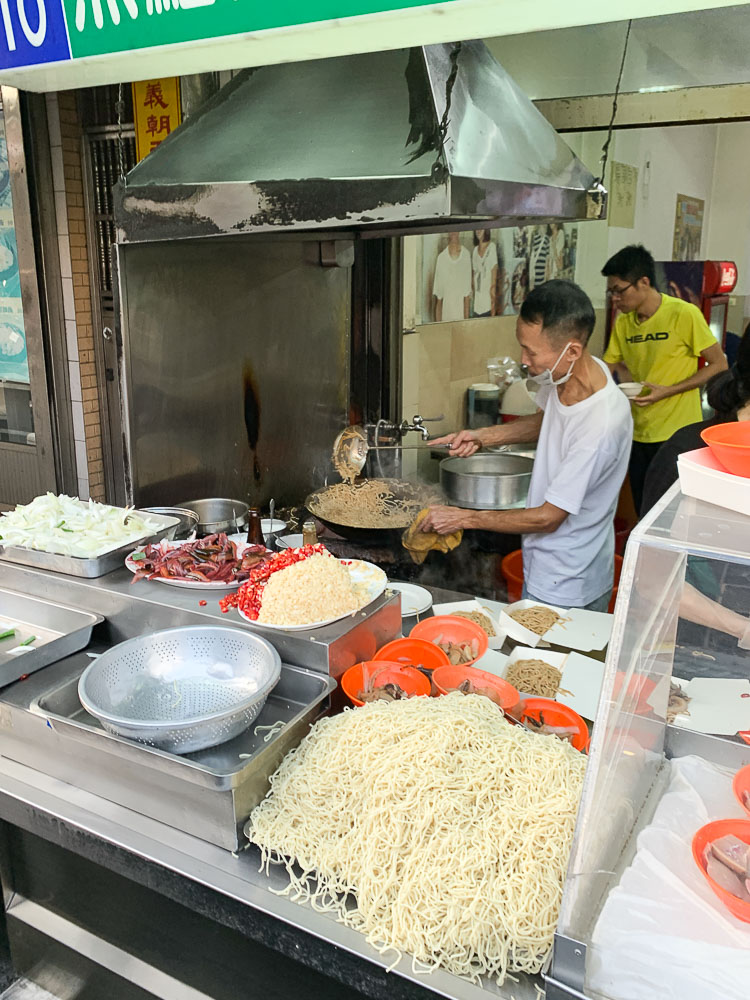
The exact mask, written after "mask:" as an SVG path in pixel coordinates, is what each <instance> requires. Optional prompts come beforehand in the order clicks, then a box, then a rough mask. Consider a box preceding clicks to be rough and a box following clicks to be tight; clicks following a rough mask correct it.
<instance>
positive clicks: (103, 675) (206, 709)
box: [78, 625, 281, 754]
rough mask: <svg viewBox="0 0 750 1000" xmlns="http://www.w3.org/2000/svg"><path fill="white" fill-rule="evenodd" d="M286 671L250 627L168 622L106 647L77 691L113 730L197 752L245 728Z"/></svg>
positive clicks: (177, 750)
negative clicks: (167, 625)
mask: <svg viewBox="0 0 750 1000" xmlns="http://www.w3.org/2000/svg"><path fill="white" fill-rule="evenodd" d="M280 673H281V659H280V657H279V654H278V653H277V652H276V650H275V649H274V647H273V646H272V645H271V643H270V642H268V641H267V640H266V639H262V638H261V637H260V636H258V635H254V634H253V633H251V632H245V631H244V630H242V629H238V628H230V627H227V626H221V625H198V626H189V627H185V628H170V629H164V630H163V631H161V632H153V633H151V634H150V635H141V636H138V637H137V638H135V639H128V640H127V641H126V642H121V643H120V644H119V645H117V646H113V647H112V649H109V650H107V652H106V653H102V655H101V656H99V657H98V658H97V659H96V660H94V662H93V663H92V664H91V665H90V666H89V667H87V668H86V670H85V671H84V672H83V674H82V675H81V679H80V680H79V682H78V696H79V698H80V699H81V704H82V705H83V707H84V708H85V709H86V711H87V712H88V713H89V714H90V715H93V716H94V717H95V718H97V719H98V720H99V721H100V722H101V724H102V725H103V726H104V728H105V729H106V730H107V731H108V732H110V733H114V734H115V735H117V736H124V737H126V738H127V739H131V740H137V741H138V742H139V743H147V744H148V745H149V746H153V747H158V748H159V749H161V750H169V751H171V752H172V753H179V754H184V753H193V752H194V751H196V750H203V749H205V748H206V747H211V746H215V745H216V744H217V743H224V742H225V741H226V740H231V739H232V738H233V737H234V736H237V735H238V734H239V733H241V732H242V731H243V730H244V729H247V727H248V726H249V725H250V724H251V723H252V722H253V721H254V720H255V718H256V717H257V716H258V715H259V713H260V711H261V709H262V708H263V705H264V704H265V701H266V698H267V697H268V695H269V694H270V692H271V690H272V688H273V687H274V686H275V685H276V683H277V681H278V679H279V675H280Z"/></svg>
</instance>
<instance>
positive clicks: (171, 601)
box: [0, 563, 401, 678]
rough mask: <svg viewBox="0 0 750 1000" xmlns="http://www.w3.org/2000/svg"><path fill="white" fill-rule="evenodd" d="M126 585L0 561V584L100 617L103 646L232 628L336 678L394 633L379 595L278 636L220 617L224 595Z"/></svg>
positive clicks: (118, 573)
mask: <svg viewBox="0 0 750 1000" xmlns="http://www.w3.org/2000/svg"><path fill="white" fill-rule="evenodd" d="M132 581H133V575H132V573H130V571H129V570H127V569H125V567H122V569H118V570H115V571H114V572H112V573H109V574H108V575H107V576H102V577H99V578H98V579H95V580H84V579H79V578H77V577H73V576H65V575H64V574H62V573H50V572H46V571H44V570H38V569H33V568H31V567H27V566H16V565H12V564H10V563H0V586H3V587H8V588H9V589H11V590H16V591H19V592H20V593H23V594H33V595H34V596H35V597H43V598H46V599H48V600H51V601H59V602H60V603H61V604H67V605H69V606H71V607H80V608H84V609H86V610H87V611H93V612H95V613H97V614H100V615H103V616H104V617H105V618H106V620H107V622H106V631H107V638H108V640H109V642H121V641H122V640H124V639H129V638H130V637H131V636H134V635H140V634H142V633H143V632H153V631H156V629H159V628H170V627H173V626H175V625H201V624H202V625H215V624H219V623H220V624H222V625H235V626H238V627H240V628H246V629H250V630H251V631H254V632H257V633H259V634H260V635H262V636H264V637H265V638H266V639H268V640H269V642H271V643H273V645H274V646H275V647H276V649H277V650H278V651H279V655H280V656H281V659H282V660H283V661H284V662H286V663H292V664H294V665H295V666H298V667H307V668H308V669H310V670H320V671H322V672H324V673H329V674H330V675H331V676H332V677H336V678H337V677H339V676H340V675H341V674H342V673H343V672H344V670H346V669H347V667H350V666H352V664H354V663H359V662H360V661H361V660H369V659H371V657H372V655H373V654H374V653H375V651H376V649H378V648H379V647H380V646H382V645H384V644H385V643H386V642H388V641H390V639H393V638H395V637H396V636H398V635H400V634H401V614H400V604H399V600H398V598H397V597H396V596H388V595H387V594H382V595H381V596H380V597H378V598H376V600H374V601H373V602H372V604H370V605H369V606H368V607H367V608H366V609H364V610H363V611H361V612H358V613H357V615H356V616H351V617H349V618H345V619H342V620H341V621H337V622H333V623H332V624H331V625H325V626H324V627H323V628H316V629H311V630H309V631H306V632H280V631H276V630H275V629H267V628H263V627H262V626H260V625H249V624H248V623H247V622H246V621H245V620H244V619H243V618H242V617H240V615H239V613H238V612H237V611H236V610H230V611H228V612H227V613H226V614H223V613H222V611H221V608H220V607H219V599H220V598H221V597H224V596H226V594H227V593H228V591H221V592H220V593H218V594H217V593H214V592H209V591H202V590H185V589H183V588H180V587H173V586H169V585H167V584H162V583H156V582H153V581H149V580H142V581H139V582H138V583H136V584H133V582H132ZM201 601H205V602H206V603H205V605H201ZM353 617H355V618H356V623H355V624H353V622H352V618H353Z"/></svg>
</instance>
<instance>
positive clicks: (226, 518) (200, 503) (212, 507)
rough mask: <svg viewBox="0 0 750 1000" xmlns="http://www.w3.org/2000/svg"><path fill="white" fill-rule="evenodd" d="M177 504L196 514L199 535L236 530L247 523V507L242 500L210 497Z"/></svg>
mask: <svg viewBox="0 0 750 1000" xmlns="http://www.w3.org/2000/svg"><path fill="white" fill-rule="evenodd" d="M179 506H180V507H185V508H186V509H187V510H192V511H194V513H196V514H197V515H198V526H197V528H196V531H197V532H198V534H199V535H215V534H218V533H219V532H221V531H226V532H227V533H232V532H237V531H240V530H241V529H242V528H244V527H245V525H246V524H247V514H248V510H249V508H248V506H247V504H246V503H244V502H243V501H242V500H228V499H226V498H225V497H211V498H210V499H208V500H190V501H189V502H187V503H181V504H180V505H179Z"/></svg>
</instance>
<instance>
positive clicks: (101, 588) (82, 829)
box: [0, 566, 542, 1000]
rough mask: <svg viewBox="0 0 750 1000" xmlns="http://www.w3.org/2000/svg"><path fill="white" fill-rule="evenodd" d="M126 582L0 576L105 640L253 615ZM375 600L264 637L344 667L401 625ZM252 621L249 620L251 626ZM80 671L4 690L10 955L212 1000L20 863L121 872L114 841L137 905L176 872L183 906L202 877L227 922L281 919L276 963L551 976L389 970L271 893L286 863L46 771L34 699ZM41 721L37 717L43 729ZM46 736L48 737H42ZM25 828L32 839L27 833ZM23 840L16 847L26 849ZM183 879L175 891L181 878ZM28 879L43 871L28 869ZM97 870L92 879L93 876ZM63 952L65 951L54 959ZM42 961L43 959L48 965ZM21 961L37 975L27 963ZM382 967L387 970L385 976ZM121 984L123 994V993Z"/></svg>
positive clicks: (46, 746) (346, 975) (390, 607)
mask: <svg viewBox="0 0 750 1000" xmlns="http://www.w3.org/2000/svg"><path fill="white" fill-rule="evenodd" d="M130 580H131V576H130V574H129V573H128V572H127V571H126V570H122V571H117V572H115V573H112V574H110V575H109V576H107V577H103V578H101V579H98V580H92V581H87V580H79V579H74V578H70V577H64V576H60V575H56V574H50V573H44V572H39V571H36V570H32V569H29V568H26V567H20V566H18V567H17V566H0V586H4V587H8V588H10V589H14V590H17V591H20V592H25V593H33V594H34V595H35V596H39V597H45V598H48V599H51V600H55V599H57V600H60V601H65V602H66V603H67V604H69V605H72V606H77V607H81V608H86V609H87V610H91V611H96V612H98V613H99V614H102V615H104V616H105V618H106V619H107V621H106V622H105V623H104V624H103V625H101V626H99V627H98V629H97V631H95V633H94V643H95V645H96V644H97V643H99V644H100V645H109V644H110V643H111V642H113V641H119V640H121V639H124V638H127V637H129V636H130V635H133V634H138V633H140V632H143V631H146V630H152V629H157V628H161V627H165V626H167V625H176V624H183V623H184V624H193V623H196V622H197V621H204V622H205V621H206V620H208V621H212V622H216V621H220V622H222V623H227V624H229V623H230V622H231V623H232V624H234V623H238V624H243V623H242V622H241V620H239V616H237V615H236V613H230V614H229V615H222V613H221V611H220V609H219V608H218V602H217V599H216V598H215V597H211V598H204V597H202V596H201V595H200V593H199V592H197V591H196V592H192V591H184V590H179V589H177V588H170V587H166V586H163V585H158V584H150V585H146V586H141V585H136V586H133V587H131V585H130ZM203 599H206V600H208V603H207V605H206V606H205V607H201V606H200V605H199V600H203ZM368 611H369V614H368V615H367V617H366V619H364V620H363V622H362V623H361V624H358V625H356V626H355V628H354V629H351V630H350V631H348V632H347V630H346V626H343V627H342V625H341V624H340V623H336V625H332V626H328V627H327V628H325V629H319V630H316V635H315V636H313V635H308V634H305V633H297V634H296V635H291V634H289V635H287V636H279V634H278V633H273V634H272V635H268V638H270V639H271V641H272V642H275V643H276V644H277V647H278V648H279V651H280V652H281V653H282V657H283V658H284V659H285V660H291V662H295V663H298V664H300V660H302V661H304V660H307V663H303V664H301V665H306V666H308V667H312V668H313V669H318V670H324V671H326V672H327V671H328V670H330V671H331V673H334V671H336V670H339V671H340V670H341V669H343V666H342V665H346V666H348V665H349V664H350V663H352V662H356V661H357V660H358V659H363V658H368V657H369V655H371V652H374V649H375V648H377V645H379V644H381V642H383V641H387V639H389V638H392V637H393V635H394V634H399V633H400V614H399V605H398V601H397V599H396V598H395V597H387V596H385V595H384V596H383V597H381V598H379V599H378V601H376V602H374V603H373V605H371V606H370V608H369V609H368ZM244 627H248V628H249V627H250V626H248V625H246V624H244ZM372 644H376V645H372ZM282 650H283V651H282ZM78 655H79V656H80V655H81V654H78ZM72 659H73V658H71V660H72ZM70 669H71V661H70V660H69V661H63V662H61V663H58V664H53V665H51V666H49V667H46V668H45V669H44V670H41V671H39V672H37V673H36V674H33V675H31V676H30V677H29V678H28V679H26V680H24V681H20V682H17V683H16V684H13V685H11V686H9V687H7V688H5V689H4V690H3V691H2V692H1V693H0V754H2V756H0V819H2V820H3V821H4V825H3V830H2V835H3V841H4V842H3V843H2V845H0V863H2V867H3V884H4V889H5V892H6V899H7V900H9V902H8V904H7V905H8V909H7V913H8V923H9V927H10V928H11V943H12V946H13V945H14V944H15V948H14V950H13V954H14V958H15V956H16V954H20V955H23V954H27V956H31V957H29V959H28V963H29V964H30V965H31V966H32V967H33V966H34V959H33V956H34V955H35V954H37V953H38V951H39V949H40V948H42V950H44V949H47V948H51V947H54V948H59V949H62V950H63V951H64V953H65V954H67V955H74V956H76V957H77V958H80V960H81V962H82V963H83V964H84V966H85V968H87V969H89V970H90V969H92V968H93V969H95V970H106V971H107V974H108V975H110V976H116V977H117V981H118V983H127V985H128V988H130V987H132V989H133V990H134V991H135V992H134V993H130V992H127V993H123V994H122V995H123V996H127V997H128V998H129V997H130V996H139V997H140V996H142V995H144V993H143V992H139V991H145V995H146V996H155V997H164V998H166V997H169V998H170V1000H210V998H213V996H214V994H213V992H198V991H196V990H195V989H194V988H193V987H191V986H186V985H185V984H184V982H177V981H176V980H175V979H174V978H170V977H168V976H167V977H166V978H165V973H164V971H163V969H161V968H160V967H159V965H158V963H157V962H156V961H155V960H153V955H152V957H151V960H149V959H148V956H147V955H144V956H141V955H138V958H137V959H134V957H133V955H132V954H130V953H129V952H130V950H132V947H133V946H132V945H130V944H127V942H129V941H130V940H131V938H132V936H133V934H134V930H133V927H132V926H131V927H130V928H129V929H128V934H129V935H130V937H128V936H127V935H125V936H124V937H123V939H122V940H123V941H124V942H125V943H126V944H127V947H126V948H125V949H123V948H122V947H120V946H116V945H115V944H113V942H112V940H111V939H108V938H107V935H106V932H105V931H104V930H98V929H97V931H96V932H91V931H88V932H86V933H84V932H83V931H82V930H81V927H80V926H79V925H80V923H81V920H82V919H83V918H79V917H74V918H72V919H71V918H69V917H66V916H65V915H64V913H61V912H60V906H59V904H58V902H57V901H52V897H53V895H54V893H53V892H52V890H50V893H49V901H48V899H47V889H46V886H45V887H44V891H43V892H42V893H41V896H40V898H39V899H36V900H34V899H30V898H28V896H27V894H26V893H25V892H24V888H23V886H24V879H23V877H21V876H19V872H20V871H22V870H23V868H24V864H25V865H26V866H27V868H28V869H29V870H32V869H33V868H34V862H32V861H30V860H29V859H30V858H31V856H32V854H33V850H34V844H42V843H49V844H54V845H58V846H59V847H60V848H62V849H63V850H64V851H65V854H63V855H61V860H60V861H58V862H57V870H58V871H60V865H63V866H64V865H66V864H70V865H71V866H74V864H75V863H78V862H76V861H75V856H76V855H79V856H80V857H82V858H86V859H87V863H88V864H89V866H90V867H97V866H101V867H100V868H97V870H101V871H102V873H103V874H102V878H104V877H105V875H106V877H109V878H111V877H112V876H111V875H110V874H109V873H108V869H109V868H110V864H109V862H105V861H104V860H102V859H103V858H104V857H105V856H106V852H107V851H111V852H117V856H118V858H119V859H120V860H119V862H118V863H119V866H120V870H121V874H123V875H124V876H125V878H126V879H127V880H130V881H132V883H133V885H134V886H136V887H137V889H138V891H143V892H150V893H151V896H150V897H149V898H150V900H151V902H149V901H148V900H147V899H146V897H144V902H143V904H142V905H141V910H140V912H142V913H143V914H144V920H146V919H147V917H146V914H147V912H148V910H149V909H150V908H152V907H153V906H154V905H155V904H154V902H153V900H154V898H155V897H154V891H156V892H157V893H159V892H161V891H162V890H161V889H160V882H161V881H162V879H167V878H170V879H171V880H172V881H171V884H172V886H173V887H172V889H171V890H170V893H171V897H172V898H177V899H178V901H179V902H181V903H182V906H183V907H184V906H187V907H192V906H193V902H192V901H193V899H194V894H195V892H196V888H195V887H196V886H199V887H203V889H205V890H206V891H208V892H210V893H211V894H212V895H215V896H216V898H217V899H218V903H217V904H216V906H215V907H214V911H213V912H214V916H213V917H212V918H211V919H212V920H214V921H215V922H216V923H217V924H222V923H223V922H224V921H223V910H224V908H226V909H227V910H229V909H230V908H233V914H234V916H233V918H232V919H233V920H234V921H235V922H237V921H239V920H241V917H237V910H236V908H237V907H238V906H239V907H240V913H242V912H245V913H247V914H248V918H250V917H251V919H250V922H251V923H253V924H255V923H257V921H258V920H261V919H263V920H265V921H266V924H267V925H268V927H270V928H271V929H270V931H269V930H266V932H265V938H264V940H263V944H264V945H265V946H266V947H268V948H271V949H273V952H274V953H276V954H277V956H278V960H279V961H280V962H281V961H287V962H288V960H289V958H293V959H295V961H296V962H300V963H302V965H303V966H308V968H309V969H310V970H312V969H317V970H322V971H323V972H325V974H326V975H328V976H330V977H331V980H332V981H333V980H339V982H340V981H344V982H346V983H347V984H350V985H351V986H352V988H353V989H356V990H357V991H358V992H359V993H361V994H362V995H365V996H371V997H383V998H385V997H386V996H389V997H394V998H414V1000H416V998H422V997H425V996H428V995H430V994H433V995H438V996H444V997H450V998H454V1000H481V998H482V997H487V996H488V995H489V996H497V997H503V998H505V1000H510V998H514V1000H537V996H538V992H537V989H536V987H537V986H541V985H542V980H541V977H521V980H520V982H509V983H508V984H507V985H506V986H505V987H503V988H498V987H497V986H495V985H493V984H484V985H483V987H482V986H478V985H473V984H471V983H468V982H466V981H464V980H463V979H459V978H458V977H456V976H452V975H450V974H449V973H446V972H442V971H439V972H434V973H432V974H430V975H424V974H418V973H415V972H414V971H413V970H412V963H411V959H410V958H409V957H402V958H401V959H400V961H399V962H398V963H397V964H396V965H395V966H393V967H392V968H391V966H390V963H391V961H392V959H393V956H392V955H387V956H385V957H384V956H381V955H380V954H379V953H378V952H377V951H375V949H373V948H372V947H370V946H369V945H368V944H367V942H366V940H365V938H364V937H363V936H362V935H361V934H360V933H358V932H357V931H354V930H352V929H351V928H347V927H344V926H342V925H341V924H339V923H337V921H336V920H335V918H334V917H333V916H332V915H330V914H325V913H318V912H316V911H314V910H312V909H311V908H310V907H309V906H301V905H299V904H297V903H294V902H292V901H291V900H289V899H287V898H285V897H283V896H278V895H275V894H274V890H279V889H283V888H284V887H285V885H286V882H287V879H286V873H285V870H284V869H283V868H274V869H272V870H271V871H270V872H269V873H268V874H266V873H265V872H261V871H259V853H258V852H257V851H256V849H255V848H252V847H249V846H248V848H247V849H245V850H243V851H241V852H240V853H239V855H234V854H232V853H230V852H229V851H227V850H223V849H221V848H219V847H216V846H214V845H212V844H210V843H208V842H206V841H204V840H200V839H198V838H197V837H194V836H190V835H189V834H187V833H185V832H184V831H183V830H182V829H176V828H175V827H174V826H167V825H166V824H164V823H161V822H159V821H157V820H155V819H151V818H149V817H147V816H144V815H141V814H140V812H139V811H138V810H137V808H134V807H133V804H134V803H135V802H137V796H136V797H134V799H133V802H130V803H128V804H127V805H126V804H119V803H118V802H113V801H109V800H108V799H107V798H106V797H104V796H102V795H99V794H94V793H93V792H91V791H84V790H83V789H82V788H80V787H76V785H75V784H73V783H69V782H67V781H63V780H60V778H57V777H51V776H50V775H49V774H48V773H45V772H46V771H49V770H54V769H55V768H54V767H53V763H52V762H53V760H54V758H55V755H59V754H60V753H62V752H64V749H63V748H62V747H61V745H60V744H55V741H54V738H53V737H54V735H55V734H54V732H53V731H51V732H50V733H49V734H48V733H47V730H46V729H45V721H44V719H43V717H40V716H39V715H38V714H37V715H35V714H34V713H33V712H32V711H31V710H32V706H33V705H34V703H35V701H36V700H37V699H38V698H39V697H40V695H42V694H43V692H44V691H45V690H49V689H50V688H53V687H54V686H55V685H59V684H60V683H61V682H62V681H63V680H64V679H65V677H66V676H67V674H68V673H69V672H70ZM19 713H20V714H19ZM19 720H20V721H19ZM30 726H31V727H32V729H31V730H30V729H29V727H30ZM34 726H36V727H37V728H36V730H35V731H34V730H33V727H34ZM16 728H18V729H19V730H21V729H23V730H25V731H26V733H27V737H28V733H29V732H32V739H34V738H35V739H36V740H37V741H38V745H37V748H36V755H35V756H34V759H33V766H29V763H19V762H18V761H17V760H14V759H12V757H13V755H14V753H15V750H14V749H13V748H14V744H16V743H17V740H18V739H20V738H21V733H20V732H16ZM34 732H35V736H34ZM48 735H49V742H45V739H46V737H47V736H48ZM6 824H7V825H6ZM14 831H15V832H14ZM24 837H26V838H31V839H30V841H29V843H28V844H27V842H26V840H24ZM39 838H41V839H39ZM19 843H20V844H21V845H22V847H21V848H19V847H18V846H16V847H15V848H14V844H16V845H18V844H19ZM14 850H17V851H20V854H19V858H18V860H16V857H15V855H14ZM3 859H4V860H3ZM123 859H124V860H123ZM144 866H145V867H144ZM72 870H73V867H71V871H72ZM175 879H176V881H177V884H178V886H179V887H180V888H178V889H174V881H175ZM27 880H28V881H32V882H33V878H32V876H31V875H29V876H28V878H27ZM97 881H98V879H97V878H96V877H95V878H94V884H96V883H97ZM118 884H119V886H120V889H119V890H118V891H121V892H123V893H124V892H125V891H126V890H125V889H124V885H125V883H123V882H122V881H121V882H120V883H118ZM191 887H192V888H191ZM123 899H124V896H123ZM222 900H223V901H224V902H223V903H222V902H221V901H222ZM118 903H119V900H118V899H117V898H114V899H111V900H108V904H107V905H108V909H112V910H113V911H114V912H116V910H117V908H118ZM86 905H87V904H86V903H85V902H84V906H86ZM206 922H207V923H209V921H208V920H206ZM226 922H227V923H229V920H228V919H227V921H226ZM206 933H209V934H210V933H211V932H210V930H209V931H207V932H206ZM269 942H270V943H269ZM248 946H249V945H248ZM24 948H26V951H25V952H24ZM162 957H163V956H162ZM37 958H38V956H37ZM59 961H60V960H59V956H58V964H59ZM43 965H44V963H43V962H42V963H40V962H39V961H38V960H37V961H36V967H38V968H39V969H41V968H42V966H43ZM341 969H344V970H346V971H344V972H342V971H340V970H341ZM19 971H22V972H25V973H26V974H29V970H28V969H27V968H21V969H20V970H19ZM386 971H389V973H390V974H389V975H387V976H386V975H385V972H386ZM76 974H78V972H77V971H76ZM312 974H313V973H312V971H310V975H312ZM316 974H318V975H319V974H320V972H317V973H316ZM40 975H41V973H40ZM392 977H393V978H392ZM35 978H36V977H35ZM42 984H43V985H44V981H43V983H42ZM389 984H390V985H389ZM108 988H109V987H108ZM332 988H333V987H332ZM70 995H71V997H72V996H75V997H78V996H79V995H80V996H81V997H85V998H88V997H89V996H102V995H105V993H104V992H103V988H101V987H100V988H99V991H98V993H97V992H96V990H94V992H91V990H89V992H86V990H83V991H82V992H81V993H80V994H79V993H72V994H70ZM115 995H117V996H118V997H119V996H120V994H119V993H116V994H115ZM279 995H285V994H283V993H281V994H279ZM289 995H290V994H289ZM64 1000H67V995H66V997H65V998H64Z"/></svg>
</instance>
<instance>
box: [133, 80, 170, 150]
mask: <svg viewBox="0 0 750 1000" xmlns="http://www.w3.org/2000/svg"><path fill="white" fill-rule="evenodd" d="M133 115H134V118H135V148H136V155H137V157H138V161H139V162H140V161H141V160H142V159H143V158H144V157H145V156H148V154H149V153H150V152H151V150H152V149H156V147H157V146H158V145H159V143H160V142H163V141H164V139H166V138H167V136H168V135H169V134H170V133H171V132H174V130H175V129H176V128H177V126H178V125H179V124H180V122H181V121H182V108H181V106H180V80H179V77H176V76H166V77H162V78H161V79H159V80H141V81H139V82H138V83H134V84H133Z"/></svg>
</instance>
